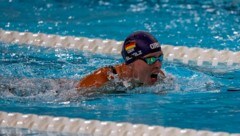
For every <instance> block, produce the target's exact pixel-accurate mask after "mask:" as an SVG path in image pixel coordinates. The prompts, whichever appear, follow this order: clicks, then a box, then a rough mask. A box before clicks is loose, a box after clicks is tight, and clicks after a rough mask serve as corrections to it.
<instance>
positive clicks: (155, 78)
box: [150, 73, 158, 83]
mask: <svg viewBox="0 0 240 136" xmlns="http://www.w3.org/2000/svg"><path fill="white" fill-rule="evenodd" d="M150 77H151V81H152V82H153V83H154V82H156V81H157V80H158V74H154V73H153V74H151V76H150Z"/></svg>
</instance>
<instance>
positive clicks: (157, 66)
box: [153, 61, 162, 68]
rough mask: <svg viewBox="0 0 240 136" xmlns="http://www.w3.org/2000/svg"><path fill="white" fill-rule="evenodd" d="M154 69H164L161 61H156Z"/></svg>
mask: <svg viewBox="0 0 240 136" xmlns="http://www.w3.org/2000/svg"><path fill="white" fill-rule="evenodd" d="M153 66H154V67H156V68H161V67H162V63H161V62H160V61H156V62H155V63H154V64H153Z"/></svg>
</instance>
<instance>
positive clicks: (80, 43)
mask: <svg viewBox="0 0 240 136" xmlns="http://www.w3.org/2000/svg"><path fill="white" fill-rule="evenodd" d="M0 41H2V42H6V43H16V44H30V45H37V46H50V47H64V48H75V49H80V50H83V51H90V52H95V53H108V54H120V52H121V49H122V43H123V42H122V41H115V40H102V39H89V38H85V37H73V36H59V35H47V34H43V33H37V34H33V33H30V32H16V31H4V30H0ZM162 50H163V53H164V57H165V59H167V60H170V61H172V60H179V61H181V62H183V63H185V64H188V63H189V62H191V61H193V62H196V64H197V65H199V66H201V65H203V63H204V62H208V63H210V64H211V65H212V66H217V65H219V64H221V63H222V64H226V65H228V66H231V65H233V64H239V63H240V52H233V51H227V50H220V51H219V50H216V49H202V48H197V47H193V48H189V47H185V46H172V45H162Z"/></svg>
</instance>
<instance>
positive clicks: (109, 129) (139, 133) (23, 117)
mask: <svg viewBox="0 0 240 136" xmlns="http://www.w3.org/2000/svg"><path fill="white" fill-rule="evenodd" d="M0 126H1V127H14V128H28V129H32V130H38V131H48V132H61V133H74V134H90V135H97V136H99V135H101V136H240V134H229V133H225V132H210V131H197V130H193V129H180V128H174V127H162V126H148V125H143V124H130V123H115V122H104V121H102V122H101V121H97V120H84V119H76V118H75V119H74V118H72V119H71V118H66V117H51V116H38V115H34V114H21V113H6V112H0Z"/></svg>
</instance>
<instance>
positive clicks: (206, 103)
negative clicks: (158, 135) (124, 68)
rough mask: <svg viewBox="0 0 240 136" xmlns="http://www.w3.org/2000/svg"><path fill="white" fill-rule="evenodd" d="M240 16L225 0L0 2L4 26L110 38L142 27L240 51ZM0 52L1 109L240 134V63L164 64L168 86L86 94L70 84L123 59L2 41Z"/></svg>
mask: <svg viewBox="0 0 240 136" xmlns="http://www.w3.org/2000/svg"><path fill="white" fill-rule="evenodd" d="M239 15H240V6H239V3H238V2H236V3H233V2H232V1H230V0H228V1H225V3H224V1H215V0H213V1H210V0H205V1H202V2H198V1H194V0H193V1H172V0H169V1H166V0H164V1H159V2H158V3H157V2H155V1H148V2H144V1H141V0H138V1H137V0H136V1H135V0H133V1H110V2H106V1H87V0H86V1H81V2H79V1H71V0H70V1H55V0H51V1H50V0H49V1H35V2H32V1H20V0H9V1H1V0H0V28H2V29H4V30H14V31H29V32H34V33H35V32H42V33H48V34H60V35H74V36H84V37H91V38H102V39H106V38H108V39H115V40H124V38H125V37H126V36H127V35H128V34H129V33H131V32H133V31H135V30H147V31H150V32H151V33H153V34H154V35H155V36H156V37H157V39H158V40H159V41H160V42H161V43H164V44H172V45H185V46H188V47H202V48H214V49H228V50H232V51H239V46H238V45H239V43H240V40H239V39H240V25H239V21H240V16H239ZM106 28H107V29H106ZM0 51H1V54H0V77H1V80H0V83H1V85H2V86H1V87H0V90H1V91H0V105H1V106H0V110H1V111H6V112H20V113H33V114H39V115H51V116H64V117H65V116H66V117H70V118H79V117H80V118H85V119H98V120H103V121H117V122H131V123H141V124H148V125H162V126H166V127H168V126H171V127H180V128H191V129H197V130H211V131H225V132H230V133H240V131H239V130H240V126H239V121H240V120H239V118H240V107H239V105H240V101H239V100H240V97H239V96H240V91H238V90H240V88H239V82H240V78H239V75H240V71H239V65H234V66H225V65H220V66H216V67H213V66H210V65H208V64H205V65H204V66H201V67H199V66H196V64H195V63H194V62H192V63H191V64H188V65H184V64H181V63H179V62H168V61H164V63H163V69H164V70H165V71H166V72H167V73H168V76H169V77H172V78H173V80H169V84H164V85H159V84H157V85H155V86H152V87H140V88H136V89H133V90H130V91H129V92H128V93H126V94H103V95H97V96H94V97H83V96H77V95H75V94H76V92H75V90H74V89H73V88H71V85H70V84H71V83H72V82H73V81H77V80H79V79H81V78H82V77H84V76H85V75H87V74H89V73H90V72H92V71H93V70H95V69H97V68H100V67H102V66H106V65H112V64H118V63H121V62H123V60H122V59H121V56H117V55H116V56H114V55H104V54H92V53H89V52H82V51H79V50H74V49H71V50H70V49H63V48H46V47H35V46H30V45H22V46H19V45H15V44H6V43H0ZM59 79H64V81H66V83H65V84H63V85H64V86H63V87H59V82H58V80H59ZM7 85H8V86H7ZM6 87H7V88H6ZM9 88H11V89H9ZM234 90H235V91H234ZM39 133H40V132H39Z"/></svg>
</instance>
